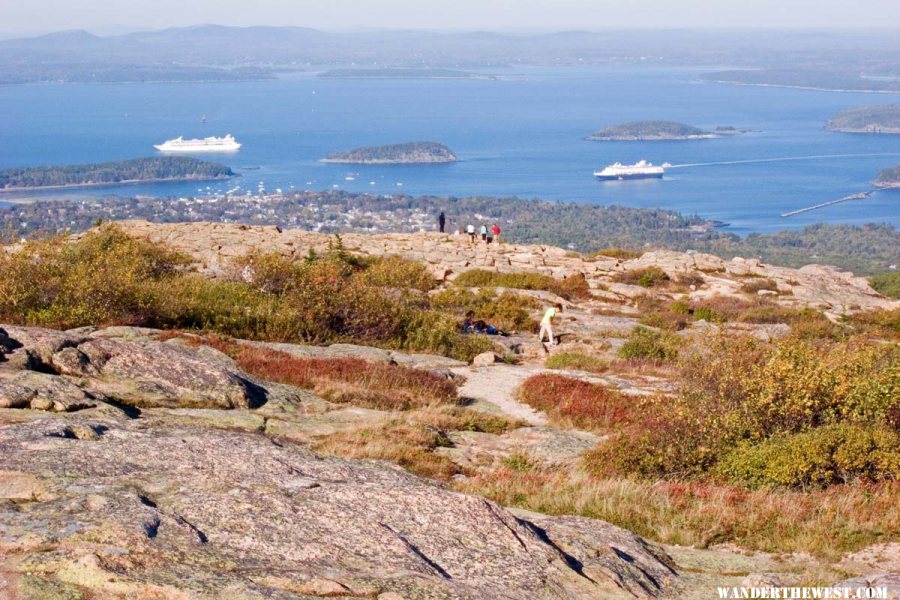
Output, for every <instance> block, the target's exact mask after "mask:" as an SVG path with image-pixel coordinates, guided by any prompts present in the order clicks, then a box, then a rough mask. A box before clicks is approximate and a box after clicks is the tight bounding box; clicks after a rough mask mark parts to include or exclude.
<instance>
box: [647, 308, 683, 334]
mask: <svg viewBox="0 0 900 600" xmlns="http://www.w3.org/2000/svg"><path fill="white" fill-rule="evenodd" d="M639 321H640V323H641V325H646V326H647V327H656V328H658V329H666V330H668V331H681V330H682V329H684V328H686V327H687V319H686V318H685V317H684V315H682V314H680V313H677V312H672V311H652V312H648V313H644V314H643V315H641V318H640V319H639Z"/></svg>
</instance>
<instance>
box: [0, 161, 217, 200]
mask: <svg viewBox="0 0 900 600" xmlns="http://www.w3.org/2000/svg"><path fill="white" fill-rule="evenodd" d="M234 176H235V173H234V172H233V171H232V170H231V169H229V168H228V167H226V166H225V165H220V164H218V163H212V162H207V161H204V160H199V159H196V158H190V157H187V156H153V157H149V158H134V159H130V160H118V161H111V162H103V163H89V164H80V165H58V166H52V167H18V168H12V169H0V191H3V192H15V191H26V190H39V189H51V188H70V187H94V186H103V185H122V184H130V183H154V182H163V181H188V180H198V181H207V180H212V179H228V178H229V177H234Z"/></svg>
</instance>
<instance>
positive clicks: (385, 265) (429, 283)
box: [363, 256, 437, 292]
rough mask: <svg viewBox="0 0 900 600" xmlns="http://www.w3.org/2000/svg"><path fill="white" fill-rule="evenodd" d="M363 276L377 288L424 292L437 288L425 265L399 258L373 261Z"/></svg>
mask: <svg viewBox="0 0 900 600" xmlns="http://www.w3.org/2000/svg"><path fill="white" fill-rule="evenodd" d="M363 276H364V278H365V280H366V282H367V283H368V284H369V285H374V286H377V287H391V288H403V289H415V290H421V291H423V292H427V291H429V290H433V289H434V288H436V287H437V280H436V279H435V277H434V275H432V274H431V273H430V272H429V271H428V269H427V268H426V267H425V265H423V264H422V263H420V262H416V261H413V260H407V259H405V258H400V257H399V256H386V257H383V258H378V259H375V260H373V261H372V262H371V264H369V266H368V267H367V268H366V270H365V272H364V275H363Z"/></svg>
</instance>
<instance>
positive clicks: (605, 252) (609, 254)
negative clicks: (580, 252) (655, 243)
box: [587, 248, 644, 260]
mask: <svg viewBox="0 0 900 600" xmlns="http://www.w3.org/2000/svg"><path fill="white" fill-rule="evenodd" d="M643 255H644V253H643V252H635V251H634V250H628V249H626V248H601V249H600V250H597V251H596V252H591V253H590V254H588V255H587V259H588V260H591V259H596V258H599V257H601V256H603V257H606V258H618V259H619V260H631V259H634V258H640V257H641V256H643Z"/></svg>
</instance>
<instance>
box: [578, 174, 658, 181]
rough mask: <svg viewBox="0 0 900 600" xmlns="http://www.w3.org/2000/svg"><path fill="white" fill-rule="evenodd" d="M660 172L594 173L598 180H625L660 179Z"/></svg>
mask: <svg viewBox="0 0 900 600" xmlns="http://www.w3.org/2000/svg"><path fill="white" fill-rule="evenodd" d="M662 176H663V174H662V173H629V174H627V175H626V174H623V175H599V174H598V175H595V177H596V178H597V179H598V180H599V181H625V180H628V179H662Z"/></svg>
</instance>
